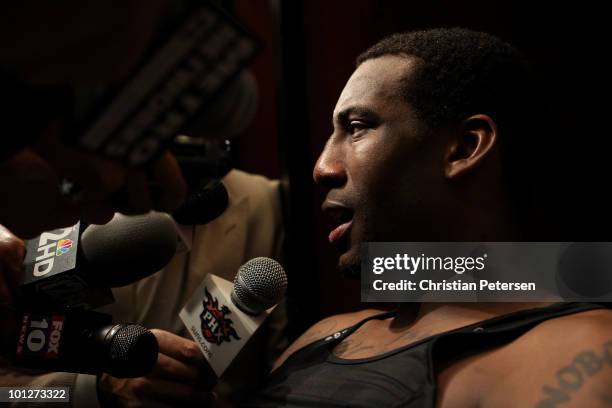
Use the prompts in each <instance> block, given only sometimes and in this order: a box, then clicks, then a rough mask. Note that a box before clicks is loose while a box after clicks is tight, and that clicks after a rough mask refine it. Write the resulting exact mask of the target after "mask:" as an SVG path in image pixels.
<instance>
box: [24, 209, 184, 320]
mask: <svg viewBox="0 0 612 408" xmlns="http://www.w3.org/2000/svg"><path fill="white" fill-rule="evenodd" d="M81 228H82V226H81V224H80V223H77V224H75V225H74V226H72V227H69V228H62V229H57V230H53V231H49V232H44V233H42V234H41V235H40V236H39V237H37V238H34V239H31V240H29V241H27V242H26V247H27V253H26V257H25V260H24V269H25V273H24V281H23V283H22V285H21V286H20V287H19V288H18V293H19V296H18V301H19V302H21V304H27V305H28V306H29V307H31V306H35V305H45V306H55V307H75V308H85V309H92V308H95V307H98V306H103V305H106V304H109V303H111V302H113V301H114V298H113V296H112V292H111V290H110V288H113V287H120V286H125V285H128V284H130V283H132V282H135V281H137V280H139V279H142V278H144V277H146V276H149V275H151V274H153V273H155V272H157V271H158V270H160V269H162V268H163V267H164V266H166V265H167V264H168V263H169V262H170V260H171V259H172V257H173V256H174V254H175V253H176V247H177V235H176V226H175V223H174V221H173V220H172V219H171V218H170V216H169V215H167V214H164V213H155V212H152V213H149V214H146V215H138V216H125V215H121V214H115V217H114V218H113V219H112V220H111V221H110V222H109V223H108V224H105V225H90V226H89V227H87V228H86V229H85V230H84V231H83V232H82V234H81V233H80V232H81Z"/></svg>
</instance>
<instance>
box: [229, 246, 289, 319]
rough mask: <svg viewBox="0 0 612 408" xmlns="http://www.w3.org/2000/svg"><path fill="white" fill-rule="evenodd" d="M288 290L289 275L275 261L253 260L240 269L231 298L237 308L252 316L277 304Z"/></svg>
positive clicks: (263, 258)
mask: <svg viewBox="0 0 612 408" xmlns="http://www.w3.org/2000/svg"><path fill="white" fill-rule="evenodd" d="M286 290H287V274H286V273H285V270H284V269H283V267H282V266H281V265H280V264H279V263H278V262H276V261H275V260H274V259H270V258H266V257H258V258H253V259H251V260H250V261H248V262H247V263H245V264H244V265H242V266H241V267H240V269H239V270H238V273H237V274H236V277H235V278H234V290H233V291H232V294H231V297H232V300H233V301H234V303H235V304H236V306H238V307H239V308H240V309H241V310H242V311H244V312H245V313H248V314H251V315H258V314H259V313H261V312H262V311H264V310H266V309H268V308H270V307H272V306H274V305H275V304H277V303H278V302H279V301H280V299H281V298H282V297H283V295H284V294H285V291H286Z"/></svg>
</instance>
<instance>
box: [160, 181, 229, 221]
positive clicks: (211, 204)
mask: <svg viewBox="0 0 612 408" xmlns="http://www.w3.org/2000/svg"><path fill="white" fill-rule="evenodd" d="M228 204H229V195H228V194H227V190H226V188H225V186H224V185H223V183H221V182H217V183H215V184H213V185H212V186H210V187H207V188H203V189H200V190H199V191H196V192H195V193H192V194H191V195H189V196H188V197H187V199H186V200H185V202H184V203H183V204H182V205H181V207H179V209H178V210H176V211H175V212H174V213H173V214H172V218H174V220H175V221H176V222H177V223H179V224H181V225H204V224H208V223H209V222H211V221H212V220H214V219H215V218H217V217H219V216H220V215H221V214H223V212H224V211H225V210H226V209H227V206H228Z"/></svg>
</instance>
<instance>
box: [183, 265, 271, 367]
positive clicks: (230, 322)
mask: <svg viewBox="0 0 612 408" xmlns="http://www.w3.org/2000/svg"><path fill="white" fill-rule="evenodd" d="M232 288H233V284H232V282H229V281H227V280H225V279H223V278H220V277H218V276H215V275H212V274H209V275H207V276H206V278H205V279H204V282H202V284H201V285H200V287H199V288H198V289H197V290H196V291H195V293H194V294H193V296H192V297H191V298H190V299H189V301H188V302H187V304H186V305H185V307H184V308H183V309H182V310H181V312H180V314H179V316H180V318H181V320H182V321H183V323H184V324H185V327H187V329H188V330H189V333H190V334H191V336H192V337H193V339H194V340H195V342H196V343H197V344H198V346H199V347H200V350H202V353H203V354H204V357H206V360H207V361H208V363H209V364H210V365H211V367H212V368H213V370H214V371H215V374H217V377H220V376H221V375H222V374H223V372H224V371H225V370H226V368H227V367H228V366H229V365H230V363H231V362H232V361H233V360H234V357H236V355H238V353H239V352H240V350H241V349H242V348H243V346H244V345H245V344H246V343H247V341H248V340H249V338H250V337H251V336H252V335H253V333H255V331H257V328H258V327H259V326H261V324H262V323H263V322H264V320H266V318H267V317H268V316H269V315H270V313H271V312H272V311H273V310H274V307H275V306H273V307H271V308H270V309H268V310H266V311H264V312H263V313H261V314H260V315H258V316H250V315H248V314H246V313H244V312H243V311H241V310H240V309H239V308H238V307H237V306H236V305H235V304H234V303H233V302H232V300H231V295H230V294H231V292H232Z"/></svg>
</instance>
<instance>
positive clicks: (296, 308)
mask: <svg viewBox="0 0 612 408" xmlns="http://www.w3.org/2000/svg"><path fill="white" fill-rule="evenodd" d="M225 6H226V7H229V8H232V9H233V10H234V11H235V13H236V15H237V16H238V17H239V19H240V20H241V21H242V22H243V23H244V24H245V25H246V26H247V27H249V28H250V29H251V30H252V31H254V32H255V33H256V34H257V35H258V36H259V37H260V38H261V39H262V40H263V42H264V44H265V48H264V50H263V53H262V54H261V55H260V56H259V57H258V58H257V59H256V60H255V62H254V64H253V66H252V67H251V69H252V71H253V72H254V74H255V76H256V77H257V79H258V81H259V86H260V101H259V111H258V113H257V116H256V119H255V121H254V122H253V124H252V126H250V128H249V129H248V130H247V131H246V132H245V133H244V134H243V135H242V136H241V137H240V139H239V141H238V143H237V145H238V146H237V147H238V152H239V153H238V156H239V160H238V163H239V164H238V167H240V168H242V169H245V170H248V171H251V172H256V173H261V174H264V175H266V176H268V177H274V178H277V177H282V178H283V179H284V180H285V182H286V185H288V186H290V187H291V188H290V189H288V197H289V201H288V203H287V204H288V205H287V208H288V210H289V214H288V226H289V232H290V235H289V241H288V248H287V256H286V259H285V264H286V266H287V269H288V273H289V275H290V276H289V282H290V284H289V286H290V301H291V303H290V305H291V309H290V311H291V313H292V314H291V321H292V323H293V330H294V331H295V333H299V332H300V331H302V330H303V328H304V326H305V325H307V324H310V323H311V322H313V321H314V320H317V319H319V318H320V317H322V316H325V315H329V314H333V313H338V312H343V311H350V310H355V309H357V308H360V307H364V306H368V305H360V304H359V288H358V285H357V282H350V281H347V280H345V279H344V278H342V277H341V276H340V275H339V273H338V272H336V271H335V268H334V266H335V262H336V256H337V254H335V253H334V250H333V249H332V248H330V246H329V245H328V244H327V240H326V237H327V234H328V232H329V226H328V225H326V224H325V222H324V221H323V220H322V219H321V217H320V212H319V206H320V203H321V202H322V199H323V194H322V191H319V190H318V189H317V188H316V187H315V186H314V185H313V183H312V177H311V172H312V167H313V165H314V162H315V161H316V158H317V156H318V154H319V153H320V151H321V149H322V147H323V145H324V143H325V140H326V139H327V137H328V136H329V134H330V133H331V130H332V127H331V114H332V111H333V108H334V105H335V102H336V99H337V97H338V96H339V94H340V91H341V90H342V88H343V86H344V84H345V82H346V80H347V79H348V77H349V76H350V74H351V72H352V71H353V69H354V60H355V58H356V56H357V55H358V54H359V53H360V52H362V51H363V50H364V49H366V48H367V47H368V46H370V45H372V44H373V43H374V42H376V41H377V40H379V39H381V38H382V37H384V36H386V35H388V34H391V33H394V32H398V31H408V30H413V29H422V28H431V27H453V26H460V27H466V28H471V29H476V30H481V31H485V32H489V33H492V34H495V35H497V36H499V37H501V38H502V39H504V40H506V41H508V42H510V43H512V44H514V45H516V46H517V47H518V48H520V49H521V50H522V51H523V52H524V53H525V54H526V55H527V56H528V57H529V58H530V60H531V61H532V62H533V64H534V66H535V68H536V72H537V73H538V74H539V76H540V79H541V81H543V84H544V86H545V89H546V92H545V95H546V98H545V100H544V105H543V106H542V121H543V123H544V126H543V131H542V132H541V134H540V135H539V137H538V138H537V139H535V140H533V141H530V142H529V146H525V147H526V148H536V149H538V151H539V152H540V157H541V161H540V166H539V167H540V168H539V169H538V174H537V175H534V178H535V179H534V180H535V182H536V185H537V191H538V199H539V203H540V204H539V205H540V208H541V211H540V216H539V217H538V219H537V220H536V221H535V222H536V224H537V225H536V229H537V230H539V231H540V232H541V234H540V236H541V239H542V240H551V241H559V240H570V241H579V240H584V241H598V240H610V239H611V238H612V236H611V235H612V234H610V218H611V217H610V210H609V208H610V206H609V204H610V200H609V198H608V192H607V190H608V186H609V185H610V183H609V182H608V177H609V176H610V175H611V174H612V169H610V164H609V163H610V158H609V150H608V139H609V136H608V134H607V126H608V123H607V122H608V118H609V116H610V114H609V113H608V112H607V108H608V106H609V102H608V100H607V99H608V98H607V97H608V93H607V89H606V88H607V84H608V82H609V81H608V76H609V75H610V74H609V71H608V69H607V67H606V65H605V61H606V60H607V59H608V52H609V49H610V47H609V46H608V38H609V35H608V34H607V29H608V25H607V24H606V22H605V21H598V20H600V18H602V17H603V18H605V15H606V13H605V12H604V10H603V6H598V7H596V6H595V4H594V3H587V2H568V3H567V4H561V3H560V2H554V3H553V2H550V3H548V2H539V1H531V2H517V1H457V0H438V1H435V0H427V1H395V0H386V1H377V0H351V1H348V0H327V1H322V0H308V1H298V0H290V1H289V0H272V1H267V0H236V1H233V2H226V3H225ZM526 98H528V96H527V95H526Z"/></svg>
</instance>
